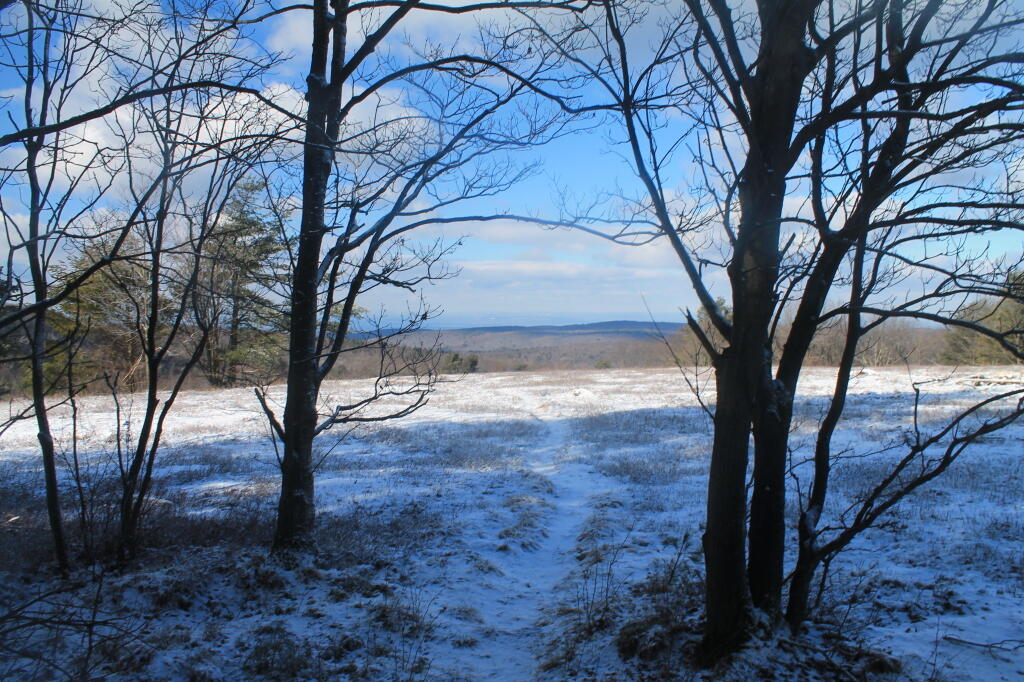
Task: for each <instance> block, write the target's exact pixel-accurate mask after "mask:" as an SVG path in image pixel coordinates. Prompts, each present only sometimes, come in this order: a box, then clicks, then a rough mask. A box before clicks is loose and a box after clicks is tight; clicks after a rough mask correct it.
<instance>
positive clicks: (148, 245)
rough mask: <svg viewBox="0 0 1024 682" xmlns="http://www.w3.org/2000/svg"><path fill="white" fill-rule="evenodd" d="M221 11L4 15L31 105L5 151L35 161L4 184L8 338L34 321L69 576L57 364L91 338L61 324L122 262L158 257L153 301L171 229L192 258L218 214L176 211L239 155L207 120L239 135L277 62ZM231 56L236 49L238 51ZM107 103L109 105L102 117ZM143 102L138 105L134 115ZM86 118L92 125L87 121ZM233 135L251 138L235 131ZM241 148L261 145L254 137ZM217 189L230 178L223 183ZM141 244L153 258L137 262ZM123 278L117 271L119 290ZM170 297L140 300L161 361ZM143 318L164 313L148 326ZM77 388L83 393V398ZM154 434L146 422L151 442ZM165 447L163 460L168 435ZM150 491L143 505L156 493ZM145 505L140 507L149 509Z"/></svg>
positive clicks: (41, 402) (37, 393) (124, 9)
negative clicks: (199, 173)
mask: <svg viewBox="0 0 1024 682" xmlns="http://www.w3.org/2000/svg"><path fill="white" fill-rule="evenodd" d="M243 9H244V8H243ZM208 14H209V5H208V4H207V5H203V4H196V5H188V6H185V5H181V4H178V5H172V6H170V7H167V8H164V7H160V6H157V5H152V4H148V3H144V2H140V3H135V4H125V5H123V6H122V5H114V6H111V7H108V8H106V9H105V10H104V11H103V12H98V11H94V8H93V7H92V6H91V5H88V4H87V3H85V2H77V1H76V2H58V3H56V4H55V5H53V6H50V5H45V4H39V3H32V2H26V3H24V7H23V9H22V10H21V11H19V12H15V11H14V10H11V11H10V12H7V13H5V15H4V18H5V21H6V22H7V24H6V26H8V27H9V28H7V29H5V35H4V40H3V48H4V50H5V52H6V55H5V62H6V63H5V66H6V67H8V68H10V69H12V70H13V72H15V73H18V74H19V75H20V76H21V77H22V81H23V99H22V102H21V104H22V107H21V109H20V110H19V109H16V108H14V107H11V106H8V107H7V108H8V113H9V114H10V115H11V118H12V120H13V121H15V124H16V126H17V130H16V132H15V133H12V134H11V135H9V136H6V137H5V141H4V144H11V143H18V144H20V145H21V146H22V147H23V148H24V151H23V154H17V153H14V152H13V150H12V151H11V153H10V154H9V155H8V157H7V158H8V159H9V160H10V163H9V164H6V166H7V167H6V168H4V170H3V175H2V176H0V181H2V183H3V188H2V190H3V191H0V202H2V203H0V214H2V217H3V220H4V226H5V232H6V237H7V243H8V246H9V248H8V254H7V259H8V260H7V265H6V268H5V271H6V277H7V282H6V285H5V292H7V294H6V295H5V296H6V300H5V301H4V306H3V310H2V313H0V315H2V317H0V329H2V330H9V329H11V328H12V327H17V326H20V327H21V328H22V330H23V333H24V334H25V336H26V338H27V339H28V344H27V346H28V348H29V352H28V357H27V359H26V360H27V364H28V372H29V375H30V377H31V384H32V397H33V401H32V402H33V404H32V414H33V417H34V419H35V420H36V422H37V424H38V427H39V441H40V447H41V453H42V459H43V463H44V471H45V480H46V491H47V507H48V511H49V516H50V524H51V528H52V530H53V536H54V545H55V548H56V556H57V560H58V564H59V565H60V566H61V568H62V569H63V568H65V567H66V566H67V554H66V548H65V540H64V534H63V524H62V520H61V504H60V499H59V490H58V481H57V472H56V463H55V462H56V458H55V452H56V448H57V446H56V444H55V442H54V436H53V433H52V431H51V429H50V425H49V419H48V410H49V409H50V408H51V407H52V405H51V404H50V402H51V400H56V401H60V400H61V399H62V398H61V397H60V396H59V395H58V396H57V397H56V398H52V399H51V397H50V396H49V394H50V393H51V391H52V389H54V388H55V387H56V386H58V385H60V384H61V383H62V382H61V381H60V380H55V379H54V377H58V378H62V377H70V376H71V373H69V372H65V371H63V370H62V369H61V368H54V367H52V366H53V365H54V363H55V362H57V363H59V362H63V363H65V364H67V363H70V362H72V354H71V353H69V352H67V350H68V348H69V347H70V346H71V345H72V343H73V339H75V338H78V337H79V336H80V332H81V328H80V326H79V324H78V323H79V322H80V320H79V318H78V317H77V315H75V314H74V313H72V320H73V323H74V325H73V328H72V330H71V331H69V332H62V333H60V334H56V333H55V332H54V330H53V327H52V325H51V323H50V315H51V311H52V309H53V308H54V307H55V306H58V305H61V304H62V303H64V302H70V301H69V299H70V298H71V297H72V296H73V294H74V293H75V292H76V291H77V290H78V288H79V287H81V286H82V285H83V284H84V283H86V282H89V281H90V279H92V278H96V277H98V276H99V273H101V272H103V270H104V269H105V268H107V267H110V266H111V265H112V264H114V263H121V264H124V263H128V264H129V265H127V266H125V267H127V268H128V271H131V270H132V268H133V267H134V266H133V265H132V261H134V264H135V265H137V264H138V261H139V260H140V259H143V258H148V259H149V260H150V261H151V262H152V263H153V264H154V266H153V267H152V268H151V269H150V271H149V272H150V274H151V276H150V277H149V281H148V285H147V290H148V291H150V292H154V291H155V287H157V286H158V281H160V280H161V279H162V278H164V277H165V276H166V275H165V274H155V273H158V272H161V271H165V270H166V265H161V259H165V258H170V259H173V258H175V257H176V256H174V255H168V254H165V253H164V251H166V250H168V249H169V245H170V243H171V241H169V240H171V237H170V235H169V232H168V231H165V229H164V226H165V225H168V224H169V223H170V222H174V221H178V222H181V221H184V222H185V223H188V222H189V221H192V223H193V225H191V227H192V228H193V229H192V232H191V234H189V235H187V236H186V237H185V239H184V241H182V242H179V243H178V244H179V246H178V248H179V250H180V249H182V248H186V249H192V250H195V249H198V248H201V234H202V232H201V230H198V231H197V230H196V229H195V225H194V223H195V221H197V220H199V221H204V220H207V219H208V216H205V215H204V216H200V217H197V216H196V215H195V214H194V212H189V211H184V212H183V213H182V214H175V213H174V212H173V211H172V204H173V202H174V201H175V200H176V199H184V198H188V197H187V196H186V195H187V193H189V192H192V191H193V188H190V187H188V186H187V183H186V180H185V176H186V175H189V174H190V173H191V175H193V176H194V175H195V172H194V171H195V170H196V169H199V168H204V171H203V172H204V173H206V176H207V177H216V176H218V169H220V168H221V167H222V166H223V165H224V163H225V161H224V159H225V154H233V153H237V152H238V150H237V149H233V150H228V151H227V152H223V151H220V148H221V146H222V145H221V142H222V141H223V134H221V136H220V137H217V134H216V133H217V131H210V130H209V129H208V128H209V126H206V127H205V128H204V127H203V124H205V123H208V122H209V121H210V120H213V119H216V120H218V121H221V124H222V125H228V123H234V125H236V127H240V126H238V125H237V119H238V116H239V112H238V107H239V106H240V103H236V104H235V105H234V107H235V111H234V112H231V111H225V110H224V107H225V106H226V105H225V103H227V102H231V101H232V100H233V99H237V97H238V95H237V93H239V92H243V93H244V92H246V91H248V90H252V89H253V88H252V86H253V85H255V84H256V82H257V78H256V76H257V75H258V74H259V73H260V72H261V70H262V69H263V68H264V67H265V64H266V63H267V59H266V58H265V55H262V54H261V53H259V52H258V51H255V52H253V56H250V54H249V52H250V51H251V50H249V49H248V48H246V47H245V46H244V45H243V44H242V42H241V41H243V40H244V36H243V35H242V34H241V32H240V31H239V27H238V24H237V22H236V21H235V20H227V21H224V22H210V21H205V19H206V18H207V17H208ZM232 46H234V48H235V49H236V53H235V54H231V53H230V50H231V48H232ZM200 65H202V66H200ZM217 79H221V80H217ZM211 82H216V83H222V84H225V87H222V88H212V87H211V88H209V90H204V89H202V88H200V87H199V86H198V85H197V84H200V83H211ZM186 85H187V87H186ZM143 92H144V93H145V94H144V95H141V94H140V93H143ZM206 92H216V93H219V94H218V95H217V96H216V97H213V96H209V97H207V96H204V95H203V93H206ZM242 96H249V95H244V94H243V95H242ZM157 99H159V104H156V103H155V102H156V101H157ZM98 100H99V101H102V102H105V103H104V104H101V105H99V106H98V107H95V106H94V105H95V104H96V102H97V101H98ZM129 105H131V106H133V107H135V108H134V109H133V110H132V112H131V113H128V109H127V107H128V106H129ZM147 105H149V106H162V107H163V109H162V112H163V114H164V116H163V118H162V119H158V118H157V116H156V115H155V112H154V110H153V109H152V108H150V109H149V111H150V113H151V114H152V115H151V116H150V117H149V118H148V119H147V118H146V117H145V116H143V115H142V114H141V112H142V111H143V109H140V107H144V106H147ZM203 107H206V108H205V109H204V108H203ZM83 110H86V112H87V114H88V115H85V116H84V117H83V115H81V114H80V113H79V112H81V111H83ZM98 112H99V113H98ZM101 116H102V117H103V118H101ZM119 116H120V118H118V117H119ZM197 120H198V121H202V122H203V123H202V124H199V125H198V128H202V130H194V129H188V126H190V125H194V123H195V121H197ZM146 130H149V131H152V132H153V133H154V138H155V139H156V140H158V141H163V142H164V146H163V148H162V150H161V151H162V153H160V154H156V155H155V156H154V157H150V158H148V159H143V158H142V157H143V156H144V155H145V153H146V152H145V150H144V149H143V148H141V147H140V146H139V145H140V142H144V143H149V142H152V141H153V140H152V139H143V138H145V137H146V133H145V132H144V131H146ZM220 132H221V133H223V132H224V131H223V130H222V131H220ZM202 134H205V135H207V137H205V138H204V137H202ZM231 134H232V135H233V136H235V137H238V134H237V133H236V132H232V133H231ZM190 135H191V136H192V137H191V138H188V137H187V136H190ZM183 136H185V137H183ZM240 139H242V140H245V141H246V142H245V144H246V145H248V146H251V142H250V141H248V139H247V137H246V136H244V135H243V136H241V137H240ZM158 146H159V145H158ZM237 146H238V145H236V147H237ZM237 162H245V161H243V160H242V159H241V155H240V157H239V159H238V160H237V161H232V163H237ZM218 164H219V165H218ZM221 175H223V174H222V173H221ZM236 175H237V173H236ZM218 182H220V183H223V182H225V180H224V178H223V177H222V178H221V179H220V180H218ZM182 188H187V189H182ZM208 189H209V195H210V196H209V197H208V200H207V206H206V209H205V210H206V212H207V213H209V212H210V211H211V210H216V202H217V199H216V197H217V196H219V195H220V194H222V192H220V191H219V190H220V188H219V187H214V186H212V187H210V188H208ZM115 195H117V196H118V197H120V198H121V199H124V198H128V199H130V201H128V202H127V203H122V204H121V206H120V208H121V209H122V210H116V209H115V208H114V206H115V205H116V203H117V201H119V200H120V199H115V198H114V197H115ZM154 205H157V206H158V208H156V209H154ZM23 215H24V216H27V217H26V218H23V217H22V216H23ZM169 229H170V228H168V230H169ZM184 229H185V231H186V232H188V228H187V227H186V228H184ZM128 243H134V244H135V245H136V246H140V247H141V248H140V249H137V250H136V251H134V252H133V253H122V248H124V247H125V245H126V244H128ZM76 251H79V252H81V253H83V254H87V258H86V259H85V261H82V262H84V263H85V267H82V268H79V269H77V270H75V271H73V272H70V274H69V268H68V267H67V264H66V263H65V262H64V260H65V259H66V258H67V257H68V256H69V255H71V254H73V253H75V252H76ZM118 276H119V275H118V273H112V274H111V275H110V277H112V278H113V280H114V281H116V280H117V278H118ZM135 293H136V292H135V291H134V289H133V290H132V294H135ZM158 300H160V299H158V297H157V296H155V295H153V296H150V297H149V298H148V299H147V298H146V297H145V296H142V297H141V298H139V299H136V298H133V297H132V296H129V298H128V301H130V302H131V303H134V304H137V305H135V306H134V307H133V308H132V309H133V310H134V311H135V312H136V313H138V314H139V315H140V316H142V317H139V318H138V321H139V325H138V327H137V329H136V330H135V331H139V330H141V329H142V328H143V327H146V328H147V329H148V331H147V332H146V333H145V334H142V333H141V332H140V338H142V339H143V341H144V342H145V343H144V345H145V347H146V348H147V349H148V351H149V353H150V356H149V357H148V360H149V361H151V363H156V364H157V365H158V364H159V362H160V358H162V357H163V356H164V355H165V354H166V353H167V352H168V349H169V345H170V342H171V341H172V340H173V335H174V333H176V329H177V328H178V327H180V320H177V321H176V322H175V323H174V324H172V325H171V328H172V330H173V331H172V333H171V337H172V338H168V339H160V340H163V341H167V343H166V344H163V345H161V344H160V343H158V337H157V335H158V334H159V333H160V332H158V331H157V327H159V326H160V325H162V324H164V322H165V321H164V320H162V319H160V313H159V312H158V309H157V305H158V304H157V301H158ZM186 300H187V299H186ZM147 306H148V307H147ZM142 310H148V311H149V315H148V318H147V319H146V320H145V321H143V320H142V318H143V317H146V315H145V314H144V313H142V312H141V311H142ZM147 322H153V323H154V324H148V325H147ZM146 344H148V345H146ZM154 381H155V375H154ZM63 383H64V384H66V386H67V388H68V390H70V391H72V392H73V391H74V390H76V389H75V388H73V387H72V386H71V385H70V384H68V383H67V382H63ZM153 390H154V391H155V385H154V388H153ZM154 396H155V393H154ZM65 399H66V398H65ZM165 407H169V405H165ZM154 409H155V406H154ZM150 421H151V422H152V421H153V419H152V418H151V419H150ZM161 421H162V417H161V418H160V419H157V420H156V424H157V428H156V431H157V433H159V423H160V422H161ZM151 427H152V424H150V425H149V426H147V428H146V430H147V432H148V431H150V430H151ZM147 438H148V435H147ZM157 440H158V438H157ZM151 445H152V448H150V461H151V458H152V452H155V447H156V441H154V442H153V443H152V444H151ZM127 472H128V473H129V478H131V476H132V475H134V476H138V472H137V471H135V468H134V467H129V468H128V470H127ZM133 472H134V473H133ZM136 492H141V494H142V497H144V493H145V485H143V486H141V490H140V491H136ZM139 499H141V498H137V499H136V503H134V504H133V505H132V506H133V507H138V506H139V505H140V504H141V502H139ZM126 509H128V507H126ZM129 525H132V524H129Z"/></svg>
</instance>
